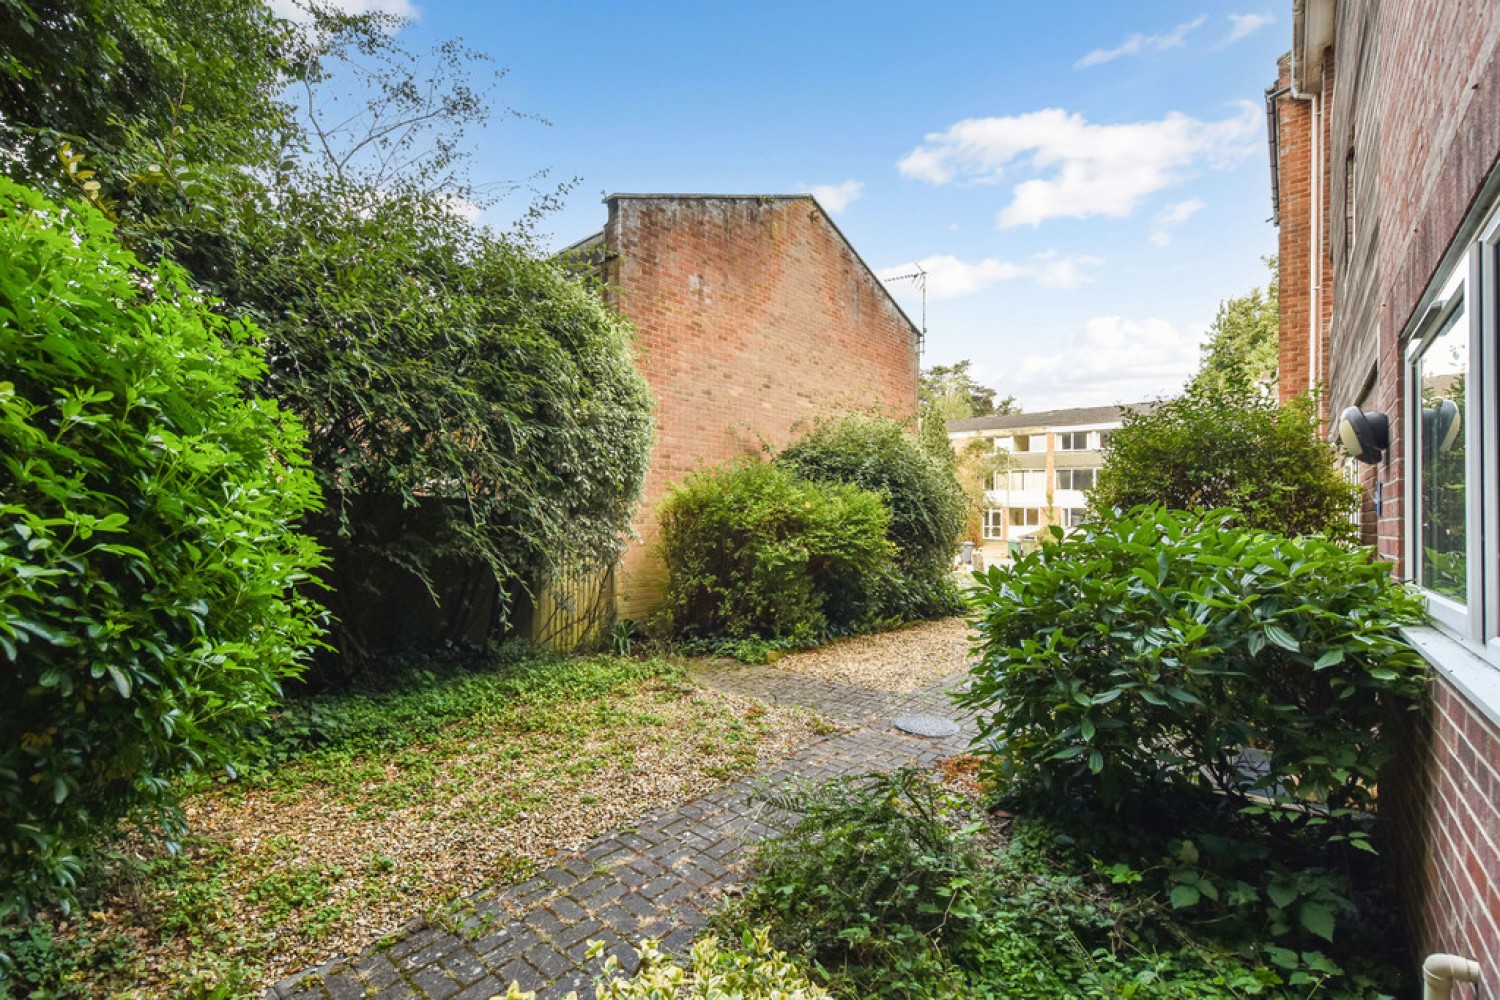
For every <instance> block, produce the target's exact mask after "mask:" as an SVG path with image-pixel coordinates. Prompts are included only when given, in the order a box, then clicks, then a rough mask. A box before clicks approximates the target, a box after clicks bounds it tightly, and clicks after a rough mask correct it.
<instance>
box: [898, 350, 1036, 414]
mask: <svg viewBox="0 0 1500 1000" xmlns="http://www.w3.org/2000/svg"><path fill="white" fill-rule="evenodd" d="M970 364H972V362H970V361H969V360H967V359H965V360H963V361H960V362H958V363H957V364H952V365H933V366H932V367H931V368H924V369H923V370H922V375H921V379H920V381H919V383H918V386H917V394H918V397H919V399H920V401H921V404H922V409H923V414H924V417H925V416H926V415H927V414H928V413H929V412H930V413H932V414H935V415H936V416H938V417H939V422H942V421H947V420H963V419H965V418H968V417H988V416H991V415H998V416H1005V415H1007V414H1011V413H1020V412H1021V408H1020V406H1018V405H1016V397H1014V396H1006V397H1005V398H1004V399H1001V400H996V399H995V390H994V389H991V388H990V387H989V386H987V385H981V384H979V383H978V382H976V381H974V376H972V375H970V374H969V365H970Z"/></svg>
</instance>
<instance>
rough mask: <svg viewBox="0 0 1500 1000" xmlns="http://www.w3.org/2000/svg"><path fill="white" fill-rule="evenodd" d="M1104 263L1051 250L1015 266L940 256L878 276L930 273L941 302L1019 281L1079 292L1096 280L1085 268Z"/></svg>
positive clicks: (931, 288) (930, 286)
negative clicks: (918, 271) (1008, 282)
mask: <svg viewBox="0 0 1500 1000" xmlns="http://www.w3.org/2000/svg"><path fill="white" fill-rule="evenodd" d="M1102 263H1104V261H1103V260H1102V259H1101V258H1099V257H1090V256H1087V255H1078V256H1071V257H1064V256H1061V255H1059V254H1058V253H1057V252H1056V251H1050V250H1049V251H1048V252H1046V253H1041V254H1037V255H1036V256H1035V257H1033V258H1032V260H1031V262H1030V263H1026V264H1013V263H1010V262H1009V261H1003V260H995V259H994V258H992V257H987V258H985V259H984V260H980V261H974V262H973V263H970V262H968V261H963V260H959V259H958V258H957V257H953V256H948V255H938V256H933V257H923V258H922V259H921V260H919V261H917V262H916V264H915V265H912V264H901V265H898V266H896V267H887V268H884V269H882V270H881V271H878V272H877V274H878V275H879V277H880V279H881V280H882V281H889V280H891V279H893V278H898V277H902V276H905V275H909V274H912V273H914V272H915V271H916V270H917V268H921V269H922V270H923V271H926V272H927V295H928V297H929V298H931V299H934V300H938V299H957V298H962V297H963V296H965V295H973V294H975V293H976V292H982V291H984V290H985V289H986V288H990V287H991V286H993V285H998V284H1000V283H1001V282H1003V281H1015V280H1018V279H1028V280H1031V281H1035V282H1036V283H1037V284H1038V285H1040V286H1041V287H1043V288H1053V289H1067V288H1076V287H1077V286H1079V285H1081V284H1083V283H1085V282H1089V281H1093V280H1094V279H1093V278H1092V277H1090V276H1089V275H1087V274H1085V273H1084V271H1083V269H1084V268H1086V267H1093V266H1096V265H1098V264H1102Z"/></svg>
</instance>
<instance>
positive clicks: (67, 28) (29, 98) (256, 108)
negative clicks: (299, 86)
mask: <svg viewBox="0 0 1500 1000" xmlns="http://www.w3.org/2000/svg"><path fill="white" fill-rule="evenodd" d="M0 9H3V10H4V16H0V147H3V148H4V149H5V150H6V151H7V152H8V153H9V154H11V155H10V156H8V157H7V158H6V166H5V168H4V169H5V172H6V174H7V175H9V176H11V177H13V178H15V179H17V180H23V181H27V182H29V183H32V184H36V185H45V184H48V183H54V182H56V181H58V180H60V175H59V173H58V171H57V169H56V167H57V156H58V152H59V151H60V149H61V148H62V146H63V144H64V143H67V144H69V145H70V146H72V147H74V148H75V149H76V150H77V151H78V152H79V153H81V154H83V155H85V156H87V157H88V159H89V160H90V161H91V162H97V163H100V164H104V165H107V166H118V165H120V164H122V163H124V162H126V161H129V160H132V159H134V158H135V157H136V156H137V155H139V154H142V153H144V150H143V149H142V147H141V144H140V141H139V140H140V138H141V136H142V135H143V134H156V135H165V134H167V133H169V132H170V131H171V130H172V128H173V126H174V125H176V124H177V120H178V118H179V116H180V114H181V113H182V112H183V111H184V110H189V109H190V113H191V114H192V115H193V116H194V117H195V119H196V120H197V121H199V122H201V123H202V125H203V129H202V130H200V131H199V132H197V133H196V134H195V136H194V137H193V138H194V140H198V139H201V140H203V141H202V142H201V143H200V142H197V141H194V142H192V143H191V145H190V148H188V149H186V150H183V153H184V156H185V158H187V159H192V160H197V161H202V160H219V161H232V162H234V163H248V162H253V161H254V160H255V159H256V158H258V157H259V156H260V155H263V154H264V151H265V150H266V149H267V148H269V145H270V143H271V142H272V141H274V138H275V136H276V134H277V133H278V131H279V130H280V127H281V125H282V124H283V123H284V122H285V120H286V119H285V111H284V108H283V107H282V106H281V105H280V103H279V102H278V100H277V94H278V91H279V90H280V81H281V74H282V71H283V69H284V67H285V60H284V58H283V53H284V49H285V45H286V44H287V42H288V34H287V26H286V24H285V23H284V22H281V21H279V20H278V19H277V18H276V16H275V15H274V14H273V13H272V11H271V10H270V8H269V7H268V6H267V5H266V4H264V3H261V2H259V0H203V2H199V3H195V4H194V5H193V7H192V9H191V10H186V9H184V8H179V7H177V6H176V5H173V4H161V3H153V2H149V0H68V2H58V0H5V2H4V3H3V4H0ZM123 181H124V178H123V175H120V174H115V173H108V172H107V173H105V174H103V175H101V176H100V178H99V181H98V182H96V183H100V182H102V183H103V184H105V185H106V186H107V188H108V189H109V191H110V193H112V194H114V195H119V194H122V193H123V192H124V190H125V188H126V185H125V184H124V183H123Z"/></svg>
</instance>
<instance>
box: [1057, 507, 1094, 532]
mask: <svg viewBox="0 0 1500 1000" xmlns="http://www.w3.org/2000/svg"><path fill="white" fill-rule="evenodd" d="M1088 516H1089V512H1088V510H1087V509H1086V508H1084V507H1064V508H1063V509H1062V526H1063V527H1064V528H1076V527H1078V526H1079V525H1080V524H1082V523H1083V522H1084V521H1086V520H1088Z"/></svg>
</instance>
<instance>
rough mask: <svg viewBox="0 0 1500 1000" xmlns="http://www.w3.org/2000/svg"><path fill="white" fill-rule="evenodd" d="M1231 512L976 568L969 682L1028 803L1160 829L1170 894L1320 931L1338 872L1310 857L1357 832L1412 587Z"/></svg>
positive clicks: (1397, 668) (1323, 855)
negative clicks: (1293, 863) (1299, 864)
mask: <svg viewBox="0 0 1500 1000" xmlns="http://www.w3.org/2000/svg"><path fill="white" fill-rule="evenodd" d="M1234 517H1235V515H1234V514H1233V512H1230V511H1222V510H1221V511H1208V512H1205V511H1196V512H1184V511H1174V510H1169V509H1166V508H1163V507H1161V506H1153V507H1143V508H1138V509H1136V510H1134V511H1132V512H1130V513H1129V514H1125V515H1118V516H1114V517H1107V518H1103V519H1100V520H1098V521H1094V522H1090V523H1089V524H1088V525H1087V526H1086V527H1085V529H1084V530H1083V531H1081V532H1077V533H1075V534H1073V535H1070V536H1068V537H1066V538H1063V537H1062V536H1061V534H1060V533H1058V532H1054V533H1053V534H1052V537H1051V538H1050V539H1048V540H1044V542H1043V545H1042V546H1041V548H1040V549H1039V550H1038V551H1036V552H1034V553H1032V554H1030V555H1028V556H1025V557H1024V558H1022V559H1021V560H1019V561H1018V562H1017V563H1015V565H1014V566H1012V567H1008V568H1004V567H993V568H991V569H990V570H989V571H988V572H987V573H986V574H982V575H980V576H979V578H978V580H979V590H978V593H977V607H978V609H979V611H978V618H977V628H978V630H979V633H980V636H981V642H980V647H979V651H980V654H981V655H980V660H979V662H978V663H977V664H976V665H975V667H974V669H973V683H972V685H971V687H970V689H969V691H968V692H967V693H966V694H965V695H964V696H963V698H962V701H963V702H964V703H965V704H968V705H971V706H973V707H975V708H977V709H979V710H980V711H981V713H982V732H983V736H984V737H985V738H987V739H989V740H991V741H993V744H992V745H993V746H994V748H995V749H994V758H995V763H996V766H997V767H998V768H999V769H1000V773H1001V774H1003V775H1004V776H1005V777H1006V778H1007V779H1008V781H1009V783H1010V785H1011V787H1012V788H1013V789H1014V790H1015V791H1016V793H1017V794H1019V795H1021V796H1022V797H1023V798H1025V800H1026V801H1027V802H1029V803H1036V804H1037V805H1038V806H1039V807H1040V808H1042V809H1044V810H1048V811H1052V812H1054V813H1056V812H1061V811H1065V810H1067V809H1078V810H1081V812H1082V813H1083V814H1084V815H1086V816H1093V817H1106V816H1107V817H1111V819H1109V820H1107V821H1104V820H1098V819H1096V820H1092V821H1088V822H1089V823H1090V824H1092V825H1094V826H1099V827H1101V829H1106V830H1107V829H1109V828H1117V829H1116V832H1119V829H1120V828H1122V826H1121V821H1122V820H1126V821H1127V822H1126V823H1125V824H1124V826H1129V825H1130V823H1135V824H1137V825H1141V826H1144V827H1151V826H1152V825H1153V824H1157V823H1158V822H1159V823H1160V826H1161V829H1162V830H1164V831H1166V830H1169V831H1170V836H1169V838H1168V840H1170V843H1166V844H1164V845H1163V846H1162V850H1163V851H1164V852H1167V853H1171V854H1172V855H1173V857H1175V858H1176V862H1177V863H1173V864H1171V865H1169V866H1167V868H1166V869H1164V870H1166V871H1170V872H1171V873H1172V874H1171V876H1170V877H1171V878H1172V880H1173V883H1172V885H1171V887H1170V888H1171V894H1172V899H1173V901H1174V903H1176V904H1178V905H1181V906H1184V907H1190V906H1194V905H1198V904H1200V903H1201V904H1202V908H1203V909H1204V910H1205V911H1213V912H1215V913H1217V914H1219V915H1221V916H1222V915H1223V914H1224V913H1225V912H1233V913H1235V914H1237V916H1238V917H1240V918H1243V919H1245V920H1247V921H1252V922H1262V921H1263V922H1264V924H1265V927H1266V929H1267V930H1269V932H1270V933H1272V934H1273V935H1275V934H1282V933H1287V932H1290V931H1294V930H1296V929H1297V927H1298V926H1299V925H1300V929H1301V930H1302V931H1306V932H1307V933H1308V934H1311V935H1313V936H1314V937H1320V938H1325V939H1326V938H1331V937H1332V925H1333V919H1334V917H1335V916H1337V915H1340V914H1346V913H1347V912H1348V909H1349V908H1348V905H1347V899H1348V884H1347V882H1345V881H1343V880H1342V879H1341V878H1340V877H1336V876H1330V877H1327V878H1325V877H1323V875H1322V874H1320V873H1319V872H1318V871H1315V869H1319V868H1321V867H1324V866H1327V867H1328V868H1330V869H1331V867H1332V866H1331V865H1327V862H1328V858H1329V854H1328V852H1327V850H1326V849H1327V848H1328V847H1329V846H1330V845H1340V844H1348V845H1350V846H1353V847H1357V848H1369V847H1370V841H1369V831H1368V823H1367V822H1366V820H1367V817H1368V814H1369V813H1371V812H1373V811H1374V809H1375V807H1376V805H1377V799H1376V789H1377V786H1378V782H1379V780H1380V777H1381V775H1382V773H1383V771H1384V769H1385V767H1386V766H1387V765H1388V764H1389V763H1390V762H1391V760H1392V754H1393V747H1392V743H1391V740H1390V739H1389V738H1388V732H1389V726H1388V725H1387V723H1388V722H1389V721H1390V713H1391V712H1392V711H1393V710H1395V709H1398V708H1400V707H1401V706H1410V705H1413V704H1414V703H1415V702H1416V701H1417V699H1418V698H1419V697H1420V694H1421V691H1422V689H1423V676H1424V675H1423V670H1422V667H1421V660H1420V659H1419V657H1418V656H1417V655H1416V653H1415V652H1414V651H1413V650H1411V649H1410V648H1409V647H1408V646H1407V645H1406V644H1405V643H1404V642H1403V640H1402V639H1401V638H1400V637H1399V635H1398V634H1397V632H1396V627H1397V626H1398V625H1400V624H1402V623H1409V622H1414V621H1417V620H1419V618H1420V604H1419V603H1418V602H1417V601H1416V600H1415V599H1414V598H1413V597H1412V596H1411V595H1409V594H1408V593H1407V592H1406V591H1405V590H1403V589H1402V588H1401V587H1400V586H1399V585H1398V584H1396V583H1394V582H1393V581H1392V580H1391V579H1390V575H1389V572H1388V568H1387V567H1386V566H1385V565H1384V564H1382V563H1380V562H1377V561H1372V560H1371V559H1370V558H1369V554H1368V553H1367V552H1364V551H1351V550H1349V549H1346V548H1344V547H1342V546H1340V545H1338V544H1336V543H1334V542H1331V541H1329V540H1327V539H1324V538H1320V537H1316V536H1310V537H1303V538H1288V537H1286V536H1282V535H1273V534H1268V533H1260V532H1255V531H1251V530H1248V529H1245V528H1238V527H1232V526H1231V522H1232V520H1233V519H1234ZM1002 706H1003V707H1002ZM1247 748H1253V749H1247ZM1195 831H1197V832H1195ZM1200 834H1201V835H1200ZM1195 838H1196V841H1195ZM1335 853H1336V852H1335ZM1292 857H1297V858H1301V859H1303V861H1304V862H1305V866H1306V867H1305V868H1304V869H1302V870H1300V871H1297V870H1293V869H1292V868H1290V867H1288V866H1287V865H1285V864H1283V863H1282V862H1284V861H1286V860H1287V859H1289V858H1292ZM1200 862H1201V864H1200ZM1246 871H1251V872H1253V873H1254V874H1252V875H1251V876H1249V877H1248V878H1247V877H1246V876H1245V874H1244V873H1245V872H1246ZM1230 872H1233V873H1235V874H1233V875H1232V876H1231V875H1227V873H1230ZM1214 873H1217V874H1218V875H1225V876H1226V878H1228V882H1227V883H1219V882H1215V881H1214V880H1213V879H1212V878H1209V875H1214ZM1215 877H1217V876H1215Z"/></svg>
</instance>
